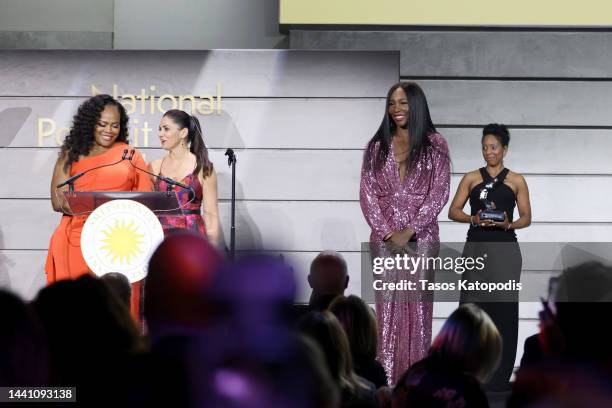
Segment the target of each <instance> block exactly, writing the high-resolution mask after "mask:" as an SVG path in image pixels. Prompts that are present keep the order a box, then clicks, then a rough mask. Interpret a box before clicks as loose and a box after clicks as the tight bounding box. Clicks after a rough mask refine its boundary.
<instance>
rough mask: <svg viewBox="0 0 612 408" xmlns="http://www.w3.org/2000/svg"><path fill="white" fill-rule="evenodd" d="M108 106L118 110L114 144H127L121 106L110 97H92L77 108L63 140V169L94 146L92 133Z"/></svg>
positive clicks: (87, 153) (126, 122) (123, 113)
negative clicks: (117, 124) (117, 132)
mask: <svg viewBox="0 0 612 408" xmlns="http://www.w3.org/2000/svg"><path fill="white" fill-rule="evenodd" d="M108 105H112V106H116V107H117V110H119V136H118V137H117V139H116V142H125V143H127V142H128V136H129V134H128V120H129V118H128V114H127V112H126V111H125V108H124V107H123V105H121V104H120V103H119V102H117V100H116V99H115V98H113V97H112V96H110V95H106V94H101V95H96V96H92V97H91V98H89V99H88V100H86V101H85V102H83V103H82V104H81V106H79V109H78V110H77V113H76V115H74V118H73V120H72V127H71V128H70V133H68V135H67V136H66V139H64V143H63V144H62V148H61V153H60V154H61V155H62V156H64V157H66V163H65V164H64V169H69V168H70V165H72V163H74V162H76V161H78V160H79V156H87V155H89V152H90V151H91V148H92V147H93V145H94V143H95V142H94V138H95V136H94V131H95V127H96V124H97V123H98V121H99V120H100V115H101V114H102V111H103V110H104V108H105V107H106V106H108Z"/></svg>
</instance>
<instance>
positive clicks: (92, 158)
mask: <svg viewBox="0 0 612 408" xmlns="http://www.w3.org/2000/svg"><path fill="white" fill-rule="evenodd" d="M127 142H128V115H127V113H126V111H125V108H124V107H123V106H122V105H121V104H120V103H119V102H117V101H116V100H115V99H113V98H112V97H111V96H109V95H97V96H94V97H92V98H89V99H88V100H87V101H85V102H84V103H83V104H82V105H81V106H79V109H78V111H77V114H76V115H75V116H74V120H73V125H72V128H71V129H70V133H69V134H68V136H66V139H65V140H64V144H63V145H62V148H61V151H60V154H59V158H58V159H57V162H56V163H55V168H54V170H53V177H52V179H51V204H52V205H53V210H54V211H57V212H60V213H62V214H63V215H62V219H61V221H60V224H59V225H58V227H57V228H56V229H55V232H54V233H53V236H52V237H51V242H50V244H49V253H48V255H47V262H46V265H45V272H46V274H47V283H48V284H51V283H53V282H56V281H58V280H62V279H75V278H78V277H79V276H81V275H84V274H87V273H91V271H90V269H89V267H88V266H87V264H86V262H85V259H83V254H82V253H81V231H82V229H83V225H84V223H85V220H86V219H87V215H71V214H70V208H69V206H68V203H67V202H66V199H65V198H64V194H63V193H64V191H65V190H67V189H68V186H64V187H62V188H59V189H58V188H56V186H57V185H58V184H59V183H61V182H62V181H64V180H66V179H68V178H69V177H72V176H74V175H75V174H77V173H80V172H84V171H87V170H89V169H93V168H94V167H97V166H100V165H104V164H111V163H115V162H117V161H119V160H121V158H122V157H125V151H126V149H130V147H129V145H128V144H127ZM130 150H131V149H130ZM132 160H133V162H134V164H135V165H136V166H138V167H140V168H143V167H145V166H146V164H145V162H144V160H143V158H142V156H141V155H140V153H138V152H136V153H135V154H134V157H133V159H132ZM74 188H75V190H77V191H151V190H152V185H151V181H150V180H149V177H148V175H147V174H145V173H144V172H141V171H138V170H136V169H135V168H134V167H133V166H132V165H131V164H130V163H128V161H127V160H126V161H123V162H121V163H118V164H116V165H112V166H108V167H103V168H100V169H96V170H92V171H90V172H88V173H87V174H85V175H84V176H82V177H80V178H78V179H77V180H76V181H75V182H74ZM139 304H140V282H137V283H135V284H133V286H132V301H131V309H132V314H133V315H134V316H138V312H139V308H138V306H139Z"/></svg>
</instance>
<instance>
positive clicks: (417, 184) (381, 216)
mask: <svg viewBox="0 0 612 408" xmlns="http://www.w3.org/2000/svg"><path fill="white" fill-rule="evenodd" d="M449 184H450V158H449V153H448V146H447V144H446V141H445V140H444V138H443V137H442V136H441V135H440V134H439V133H437V131H436V128H435V127H434V125H433V123H432V121H431V117H430V115H429V108H428V106H427V100H426V99H425V94H424V93H423V90H422V89H421V88H420V87H419V86H418V85H417V84H415V83H411V82H401V83H398V84H395V85H394V86H393V87H391V89H390V90H389V93H388V95H387V107H386V111H385V115H384V118H383V120H382V123H381V125H380V128H379V129H378V131H377V132H376V134H375V135H374V137H373V138H372V140H370V142H369V143H368V145H367V147H366V150H365V155H364V161H363V166H362V171H361V187H360V194H359V198H360V203H361V209H362V211H363V214H364V216H365V218H366V220H367V222H368V224H369V225H370V227H371V228H372V234H371V235H370V250H371V255H372V258H373V259H374V258H375V257H389V256H395V254H396V253H397V252H398V250H399V253H402V254H403V253H404V252H403V251H405V250H406V248H407V244H408V242H413V243H415V242H416V244H412V245H416V251H417V252H418V254H419V255H425V256H435V255H437V252H438V247H439V241H440V238H439V229H438V221H437V219H438V214H439V213H440V211H441V210H442V207H444V205H445V204H446V202H447V200H448V195H449ZM413 248H414V247H413ZM431 274H432V272H431V271H427V270H423V269H419V270H416V271H410V272H408V271H406V270H397V269H394V270H386V271H385V272H384V273H383V274H382V275H377V276H376V277H375V279H382V281H383V282H399V281H401V280H403V279H406V280H409V281H413V282H415V283H416V284H419V282H418V280H419V279H432V277H431V276H430V275H431ZM419 285H420V284H419ZM375 299H376V312H377V315H378V333H379V337H380V341H379V352H378V358H379V360H380V362H381V363H382V364H383V366H384V367H385V370H386V371H387V374H388V376H389V379H390V383H395V382H396V381H397V379H398V378H399V377H400V376H401V375H402V373H403V372H404V371H405V370H406V369H408V367H410V365H411V364H413V363H415V362H417V361H418V360H420V359H422V358H423V357H425V355H426V353H427V350H428V348H429V346H430V343H431V319H432V312H433V301H432V299H431V298H428V297H427V295H426V294H425V293H423V292H421V291H418V290H417V291H399V290H376V291H375Z"/></svg>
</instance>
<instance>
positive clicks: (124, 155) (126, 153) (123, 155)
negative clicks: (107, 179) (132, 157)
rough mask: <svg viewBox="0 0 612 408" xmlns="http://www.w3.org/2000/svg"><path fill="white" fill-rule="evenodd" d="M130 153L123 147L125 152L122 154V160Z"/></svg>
mask: <svg viewBox="0 0 612 408" xmlns="http://www.w3.org/2000/svg"><path fill="white" fill-rule="evenodd" d="M127 155H128V149H123V154H122V155H121V160H125V158H126V157H127Z"/></svg>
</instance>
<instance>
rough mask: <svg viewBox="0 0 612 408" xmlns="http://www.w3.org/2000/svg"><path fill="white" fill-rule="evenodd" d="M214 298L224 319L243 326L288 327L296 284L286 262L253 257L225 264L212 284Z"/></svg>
mask: <svg viewBox="0 0 612 408" xmlns="http://www.w3.org/2000/svg"><path fill="white" fill-rule="evenodd" d="M212 286H213V290H212V295H211V296H212V299H214V302H215V307H216V308H217V309H216V310H218V312H219V313H220V315H219V317H220V318H221V319H227V320H228V321H229V320H231V322H232V323H233V324H237V325H240V326H241V327H246V326H249V327H252V328H253V329H256V328H257V326H261V325H263V324H271V325H282V326H286V325H288V321H287V319H288V317H289V313H290V310H291V306H292V305H293V302H294V300H295V294H296V285H295V278H294V273H293V268H292V267H291V266H290V265H289V264H288V263H286V262H285V261H284V260H283V259H281V258H278V257H274V256H270V255H265V254H251V255H248V256H245V257H242V258H240V259H238V260H237V261H236V262H234V263H231V264H226V265H225V266H224V267H223V268H222V269H221V270H220V271H219V273H218V274H217V275H216V276H215V279H214V281H213V284H212Z"/></svg>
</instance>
